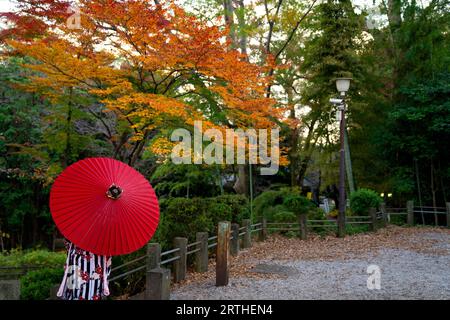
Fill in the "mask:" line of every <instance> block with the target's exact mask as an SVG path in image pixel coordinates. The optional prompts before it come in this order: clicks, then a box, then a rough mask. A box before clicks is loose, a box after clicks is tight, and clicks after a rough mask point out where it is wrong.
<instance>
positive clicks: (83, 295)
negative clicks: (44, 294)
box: [57, 242, 111, 300]
mask: <svg viewBox="0 0 450 320" xmlns="http://www.w3.org/2000/svg"><path fill="white" fill-rule="evenodd" d="M66 248H67V260H66V263H65V265H64V278H63V280H62V282H61V285H60V287H59V290H58V294H57V295H58V297H61V298H62V299H64V300H100V299H101V298H102V297H105V296H108V295H109V288H108V276H109V273H110V272H111V257H107V256H99V255H96V254H93V253H90V252H89V251H85V250H82V249H80V248H78V247H77V246H75V245H74V244H73V243H70V242H67V243H66Z"/></svg>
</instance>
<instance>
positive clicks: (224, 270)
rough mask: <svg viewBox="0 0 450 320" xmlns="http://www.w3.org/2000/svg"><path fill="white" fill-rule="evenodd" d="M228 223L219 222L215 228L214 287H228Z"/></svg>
mask: <svg viewBox="0 0 450 320" xmlns="http://www.w3.org/2000/svg"><path fill="white" fill-rule="evenodd" d="M229 244H230V223H229V222H228V221H223V222H219V226H218V228H217V253H216V286H226V285H228V256H229V252H230V246H229Z"/></svg>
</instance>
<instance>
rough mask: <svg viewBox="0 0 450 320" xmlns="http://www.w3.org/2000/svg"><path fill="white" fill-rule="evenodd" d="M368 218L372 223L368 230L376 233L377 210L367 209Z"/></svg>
mask: <svg viewBox="0 0 450 320" xmlns="http://www.w3.org/2000/svg"><path fill="white" fill-rule="evenodd" d="M369 216H370V221H371V222H372V223H371V227H370V229H371V230H372V231H377V209H375V208H369Z"/></svg>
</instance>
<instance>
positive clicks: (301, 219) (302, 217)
mask: <svg viewBox="0 0 450 320" xmlns="http://www.w3.org/2000/svg"><path fill="white" fill-rule="evenodd" d="M298 225H299V230H300V232H299V235H300V239H302V240H306V214H305V213H302V214H300V215H299V216H298Z"/></svg>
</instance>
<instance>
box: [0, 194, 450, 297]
mask: <svg viewBox="0 0 450 320" xmlns="http://www.w3.org/2000/svg"><path fill="white" fill-rule="evenodd" d="M443 209H445V211H444V210H443ZM427 214H433V215H444V214H445V215H446V225H447V227H450V203H446V207H445V208H443V207H436V208H434V207H415V206H414V204H413V202H412V201H408V203H407V206H406V208H386V206H385V205H384V204H382V205H381V206H380V210H379V211H377V210H375V209H374V208H371V209H370V210H369V213H368V215H367V216H357V217H351V216H350V217H346V221H345V224H346V225H347V226H348V225H368V226H369V227H370V230H372V231H376V230H377V229H378V228H380V227H384V226H386V224H388V223H389V221H390V220H391V218H392V216H395V215H406V222H407V223H408V224H409V225H414V224H415V221H416V220H418V219H419V218H422V220H421V221H422V223H424V221H425V220H424V218H423V217H424V215H427ZM419 220H420V219H419ZM437 222H438V220H436V219H435V223H436V224H437ZM317 228H323V229H329V230H334V229H333V228H335V229H337V220H308V219H307V217H306V215H304V214H303V215H300V216H299V218H298V222H296V223H290V222H283V223H276V222H267V221H266V220H265V219H263V220H262V221H261V222H259V223H256V224H251V221H250V220H249V219H244V220H243V221H242V225H239V224H237V223H230V222H227V221H224V222H220V223H219V224H218V226H217V233H216V234H214V235H212V236H209V234H208V233H207V232H197V234H196V237H195V241H194V242H192V243H189V242H188V239H187V238H183V237H177V238H175V239H174V240H173V248H172V249H170V250H166V251H164V252H161V246H160V244H158V243H149V244H148V245H147V250H146V253H145V254H144V255H142V256H139V257H137V258H134V259H133V260H131V261H127V262H126V263H124V264H121V265H119V266H116V267H113V269H112V271H111V277H110V280H109V281H110V283H114V282H116V281H118V280H120V279H123V278H126V277H129V276H131V275H133V274H136V273H138V272H145V290H144V292H143V293H141V294H140V295H138V296H136V297H134V298H136V299H168V298H169V296H170V284H171V282H172V281H173V282H179V281H182V280H184V279H185V278H186V273H187V268H188V257H189V256H191V255H193V259H191V260H193V266H194V269H195V271H196V272H199V273H204V272H207V271H208V262H209V258H210V257H211V256H213V255H214V256H215V259H216V285H217V286H224V285H227V284H228V268H229V263H228V258H229V255H230V254H231V255H233V256H236V255H238V253H239V251H240V250H241V249H246V248H250V247H251V246H252V241H254V240H255V238H257V240H259V241H263V240H265V239H266V237H267V234H268V233H269V232H278V231H295V232H297V233H298V236H299V237H300V238H301V239H307V237H308V233H309V232H311V231H313V230H317ZM256 235H257V237H255V236H256ZM3 269H5V268H3ZM13 269H15V270H13ZM124 269H125V270H126V271H123V270H124ZM127 269H130V270H127ZM27 270H28V269H27ZM27 270H24V269H23V268H20V269H18V268H10V270H9V271H8V272H12V273H14V271H16V272H17V274H18V275H21V274H24V273H25V272H26V271H27ZM0 271H1V268H0ZM4 271H6V269H5V270H3V272H4ZM0 273H1V272H0ZM51 292H52V295H53V296H52V298H53V299H54V298H56V297H55V296H54V293H55V292H56V290H55V288H52V290H51Z"/></svg>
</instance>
